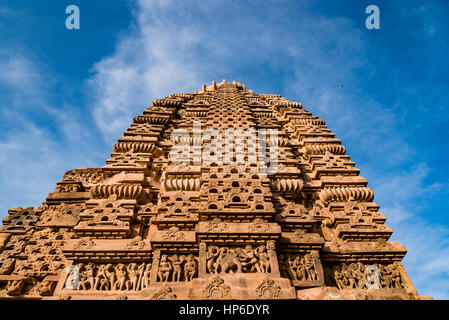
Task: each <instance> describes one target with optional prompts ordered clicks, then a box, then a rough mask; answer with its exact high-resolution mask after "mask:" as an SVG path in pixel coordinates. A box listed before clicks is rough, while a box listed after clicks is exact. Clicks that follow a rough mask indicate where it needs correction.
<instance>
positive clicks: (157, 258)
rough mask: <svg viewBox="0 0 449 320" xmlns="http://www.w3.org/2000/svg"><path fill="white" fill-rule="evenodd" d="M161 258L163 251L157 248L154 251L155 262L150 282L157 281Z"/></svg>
mask: <svg viewBox="0 0 449 320" xmlns="http://www.w3.org/2000/svg"><path fill="white" fill-rule="evenodd" d="M160 259H161V251H160V250H156V251H154V252H153V264H152V266H151V276H150V283H151V284H153V283H156V282H157V273H158V270H159V261H160Z"/></svg>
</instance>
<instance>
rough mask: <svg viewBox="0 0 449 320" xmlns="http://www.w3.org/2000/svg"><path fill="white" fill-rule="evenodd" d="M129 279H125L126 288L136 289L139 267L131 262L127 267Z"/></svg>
mask: <svg viewBox="0 0 449 320" xmlns="http://www.w3.org/2000/svg"><path fill="white" fill-rule="evenodd" d="M126 269H127V270H128V276H129V280H127V281H126V290H132V291H136V290H137V283H138V280H139V269H138V267H137V264H135V263H131V264H130V265H129V266H128V267H127V268H126Z"/></svg>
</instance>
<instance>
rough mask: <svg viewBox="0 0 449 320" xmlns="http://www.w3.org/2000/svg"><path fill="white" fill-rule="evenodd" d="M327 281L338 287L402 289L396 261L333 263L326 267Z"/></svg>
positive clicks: (402, 284)
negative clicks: (331, 265)
mask: <svg viewBox="0 0 449 320" xmlns="http://www.w3.org/2000/svg"><path fill="white" fill-rule="evenodd" d="M327 274H328V276H327V282H330V284H332V285H334V286H336V287H337V288H338V289H340V290H341V289H402V288H404V281H403V279H402V276H401V273H400V270H399V266H398V263H397V262H394V263H392V264H372V265H367V264H363V263H361V262H358V263H351V264H346V263H343V264H341V265H335V266H333V267H332V268H327Z"/></svg>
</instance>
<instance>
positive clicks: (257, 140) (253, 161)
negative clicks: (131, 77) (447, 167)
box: [0, 81, 427, 300]
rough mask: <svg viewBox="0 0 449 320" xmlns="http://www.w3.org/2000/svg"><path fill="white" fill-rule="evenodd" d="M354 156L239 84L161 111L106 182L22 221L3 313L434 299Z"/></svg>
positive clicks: (4, 248) (274, 99) (79, 172)
mask: <svg viewBox="0 0 449 320" xmlns="http://www.w3.org/2000/svg"><path fill="white" fill-rule="evenodd" d="M198 124H199V126H200V127H201V128H199V127H198ZM176 129H181V130H184V131H183V134H181V135H180V136H175V137H173V135H172V133H173V132H175V130H176ZM229 129H232V130H246V131H240V132H237V134H235V135H234V138H233V140H230V141H232V143H231V144H232V147H235V148H236V149H237V148H240V147H242V148H241V149H237V151H236V152H235V153H231V154H222V155H223V156H228V155H229V158H227V160H229V161H228V162H226V161H223V158H219V157H217V154H216V152H215V151H218V152H219V153H221V151H223V150H225V148H223V149H222V150H220V148H221V147H220V145H219V144H220V143H221V142H220V140H219V139H218V138H217V137H215V138H217V140H215V138H214V139H212V136H211V135H212V133H213V132H218V133H219V134H221V135H222V138H223V139H222V140H226V139H225V138H226V136H225V135H226V134H227V133H229V131H226V130H229ZM261 129H263V130H265V131H262V130H261ZM274 129H275V130H277V132H274V131H273V130H274ZM214 130H215V131H214ZM269 130H272V131H269ZM225 131H226V132H225ZM178 132H179V130H178ZM252 133H254V135H252ZM247 134H248V135H247ZM245 137H246V138H245ZM240 138H244V139H240ZM239 139H240V140H239ZM212 140H213V142H214V144H216V145H213V146H215V147H217V146H218V147H219V148H218V149H215V151H214V152H210V149H207V146H211V145H209V144H210V143H211V141H212ZM213 146H212V147H213ZM181 147H182V148H181ZM224 147H227V146H226V145H224ZM206 150H208V151H209V153H207V154H206V153H205V151H206ZM239 150H240V151H239ZM345 153H346V148H345V147H344V146H342V145H341V141H340V140H339V139H336V138H335V137H334V134H333V133H332V132H331V130H329V129H328V128H327V127H326V125H325V121H324V120H322V119H319V118H318V117H316V116H313V115H311V114H310V113H309V112H308V111H306V110H305V109H303V108H302V104H301V103H298V102H292V101H289V100H288V99H285V98H283V97H281V96H279V95H273V94H255V93H253V92H252V91H250V90H247V89H246V87H245V86H244V85H242V84H240V83H237V82H233V83H232V84H230V83H226V82H225V81H223V82H222V83H220V84H217V83H216V82H213V83H212V85H211V86H206V85H204V86H203V88H202V90H201V91H197V92H195V93H194V94H173V95H171V96H169V97H167V98H164V99H159V100H156V101H154V102H153V104H152V106H151V107H149V108H148V109H147V110H145V111H144V112H143V114H142V115H139V116H137V117H136V118H134V122H133V123H132V125H131V127H130V128H129V129H128V130H127V131H126V132H125V133H124V136H123V137H121V138H119V139H118V142H117V144H116V145H115V146H114V149H113V153H112V154H111V157H110V158H109V159H108V160H107V161H106V165H105V166H104V167H103V168H95V169H75V170H71V171H68V172H66V173H65V175H64V177H63V179H62V180H61V181H59V182H58V183H57V186H56V189H55V191H54V192H52V193H50V194H49V195H48V197H47V199H46V202H45V203H44V204H43V206H41V207H39V208H37V209H34V208H13V209H11V210H10V211H9V215H8V216H7V217H6V218H5V219H4V220H3V227H1V228H0V299H91V300H92V299H109V300H135V299H154V300H175V299H191V300H207V299H255V300H258V299H301V300H306V299H324V300H334V299H349V300H351V299H363V300H367V299H424V298H426V297H420V296H419V295H418V293H417V292H416V290H415V288H414V287H413V284H412V282H411V281H410V279H409V277H408V275H407V273H406V271H405V270H404V267H403V266H402V264H401V261H402V259H403V257H404V256H405V254H406V249H405V247H403V246H402V245H400V244H399V243H396V242H388V240H389V238H390V236H391V234H392V230H391V229H389V228H388V227H387V226H386V225H385V221H386V218H385V217H384V216H383V215H382V214H381V213H379V206H378V205H377V204H375V203H374V202H373V199H374V193H373V191H372V190H371V189H370V188H369V187H368V186H367V184H368V182H367V181H366V180H365V179H364V178H363V177H361V176H359V172H360V170H359V169H357V168H356V167H355V163H354V162H352V161H351V160H350V157H349V156H348V155H346V154H345ZM273 155H274V156H275V157H274V158H273ZM267 159H268V160H267ZM176 160H184V162H186V163H179V161H178V162H176ZM236 161H239V163H235V162H236ZM181 162H182V161H181ZM274 163H275V164H276V165H275V167H274V170H272V171H270V170H271V169H273V168H272V167H271V165H273V164H274ZM426 299H427V298H426Z"/></svg>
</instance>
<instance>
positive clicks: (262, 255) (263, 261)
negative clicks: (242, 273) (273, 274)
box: [256, 245, 271, 273]
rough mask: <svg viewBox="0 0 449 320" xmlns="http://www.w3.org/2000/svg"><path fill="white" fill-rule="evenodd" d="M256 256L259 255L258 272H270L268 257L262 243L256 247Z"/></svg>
mask: <svg viewBox="0 0 449 320" xmlns="http://www.w3.org/2000/svg"><path fill="white" fill-rule="evenodd" d="M256 251H257V256H258V257H259V269H260V272H263V273H268V272H270V268H271V266H270V257H269V255H268V252H267V247H265V246H264V245H262V246H260V247H258V248H257V250H256Z"/></svg>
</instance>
